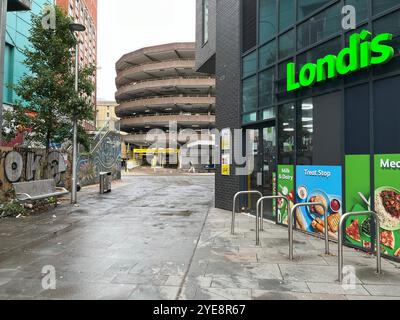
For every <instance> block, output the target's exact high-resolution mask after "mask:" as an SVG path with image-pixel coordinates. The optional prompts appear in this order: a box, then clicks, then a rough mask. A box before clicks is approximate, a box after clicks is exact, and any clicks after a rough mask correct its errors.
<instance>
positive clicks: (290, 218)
mask: <svg viewBox="0 0 400 320" xmlns="http://www.w3.org/2000/svg"><path fill="white" fill-rule="evenodd" d="M312 206H314V207H316V206H320V207H322V208H323V209H324V224H325V226H324V230H325V254H329V229H328V215H327V212H328V210H327V208H326V206H325V205H324V204H323V203H322V202H306V203H299V204H296V205H295V206H294V207H293V208H292V210H291V212H290V214H289V259H290V260H293V222H294V213H295V212H296V210H297V209H298V208H300V207H312Z"/></svg>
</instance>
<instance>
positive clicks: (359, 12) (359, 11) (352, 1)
mask: <svg viewBox="0 0 400 320" xmlns="http://www.w3.org/2000/svg"><path fill="white" fill-rule="evenodd" d="M345 3H346V5H351V6H353V7H354V8H356V18H357V24H359V23H360V22H362V21H364V20H366V19H367V18H368V11H369V10H368V8H369V0H346V2H345Z"/></svg>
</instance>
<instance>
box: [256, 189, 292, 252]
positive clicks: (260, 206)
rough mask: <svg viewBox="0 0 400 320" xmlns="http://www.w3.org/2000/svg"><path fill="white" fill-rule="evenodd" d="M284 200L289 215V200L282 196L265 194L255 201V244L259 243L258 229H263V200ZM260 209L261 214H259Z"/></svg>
mask: <svg viewBox="0 0 400 320" xmlns="http://www.w3.org/2000/svg"><path fill="white" fill-rule="evenodd" d="M279 199H282V200H285V201H286V204H287V206H286V210H287V213H288V215H289V200H288V199H287V198H286V197H284V196H266V197H262V198H261V199H259V200H258V202H257V214H256V246H259V245H260V230H264V219H263V202H264V201H266V200H279ZM260 209H261V214H260Z"/></svg>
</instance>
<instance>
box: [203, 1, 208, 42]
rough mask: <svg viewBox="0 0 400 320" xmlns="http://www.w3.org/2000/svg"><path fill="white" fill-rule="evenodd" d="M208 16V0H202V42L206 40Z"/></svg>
mask: <svg viewBox="0 0 400 320" xmlns="http://www.w3.org/2000/svg"><path fill="white" fill-rule="evenodd" d="M208 18H209V7H208V0H203V44H205V43H207V42H208Z"/></svg>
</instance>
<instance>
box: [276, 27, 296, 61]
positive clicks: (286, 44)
mask: <svg viewBox="0 0 400 320" xmlns="http://www.w3.org/2000/svg"><path fill="white" fill-rule="evenodd" d="M294 36H295V34H294V30H293V29H292V30H290V31H288V32H286V33H285V34H283V35H281V36H280V37H279V60H281V59H284V58H286V57H288V56H290V55H293V53H294V51H295V43H294V42H295V39H294Z"/></svg>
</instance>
